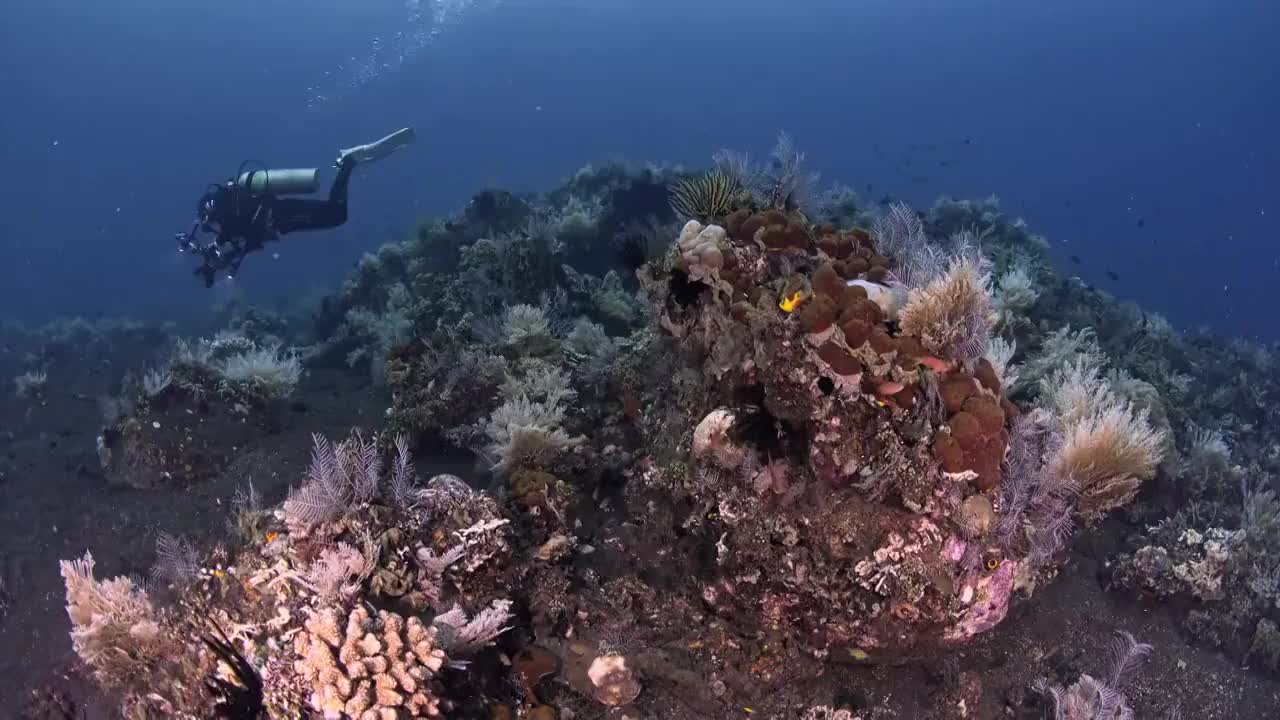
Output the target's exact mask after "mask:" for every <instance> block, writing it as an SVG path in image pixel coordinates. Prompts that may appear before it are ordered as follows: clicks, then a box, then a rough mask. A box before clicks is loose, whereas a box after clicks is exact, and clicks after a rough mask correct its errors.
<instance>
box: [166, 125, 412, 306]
mask: <svg viewBox="0 0 1280 720" xmlns="http://www.w3.org/2000/svg"><path fill="white" fill-rule="evenodd" d="M413 140H414V132H413V128H404V129H402V130H397V131H395V132H393V133H391V134H390V135H388V136H386V137H384V138H382V139H381V140H376V141H374V142H371V143H368V144H367V145H357V146H355V147H352V148H347V149H346V150H341V151H339V152H338V159H337V161H336V162H335V163H334V167H336V168H338V174H337V176H336V177H335V178H334V179H333V186H332V187H330V189H329V197H328V199H325V200H319V199H314V198H298V197H285V196H287V195H301V194H306V193H312V192H315V190H316V170H315V169H314V168H308V169H304V170H299V169H290V170H269V169H265V168H264V169H261V170H249V171H245V165H247V164H248V162H245V163H242V164H241V165H240V168H239V170H237V171H236V175H235V177H232V178H231V179H229V180H227V182H225V183H222V184H221V185H218V184H211V185H210V186H209V187H208V190H207V191H206V192H205V194H204V195H203V196H201V198H200V202H199V204H198V205H196V220H195V224H193V225H192V226H191V230H189V231H187V232H180V233H178V234H177V236H176V238H177V241H178V250H180V251H183V252H190V253H191V254H193V255H196V256H199V258H200V266H199V267H197V268H196V269H195V271H194V273H193V274H195V275H199V276H201V277H202V278H203V279H204V285H205V287H212V286H213V282H214V279H215V278H216V277H217V275H218V273H220V272H225V273H226V274H227V277H234V276H235V274H236V272H238V271H239V270H240V263H241V262H243V261H244V258H245V256H246V255H248V254H249V253H251V252H253V251H255V250H261V249H262V248H263V246H265V245H266V244H267V243H269V242H272V241H274V240H278V239H279V236H280V235H284V234H286V233H291V232H294V231H296V230H321V229H325V228H335V227H338V226H339V225H341V224H343V223H345V222H346V221H347V183H348V181H349V180H350V179H351V172H352V171H353V170H355V167H356V165H357V164H359V163H362V162H372V161H374V160H380V159H382V158H384V157H386V156H388V155H390V154H391V153H393V152H395V151H397V150H399V149H400V148H402V147H405V146H406V145H409V144H410V143H412V142H413ZM201 232H204V233H208V234H210V235H212V236H213V237H212V238H210V239H208V240H207V241H205V240H202V239H201V237H200V233H201Z"/></svg>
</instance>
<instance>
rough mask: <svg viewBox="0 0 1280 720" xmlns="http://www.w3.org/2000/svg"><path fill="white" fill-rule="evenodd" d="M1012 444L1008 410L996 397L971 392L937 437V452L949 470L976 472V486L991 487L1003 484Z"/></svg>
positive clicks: (935, 446) (986, 488)
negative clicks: (1007, 452) (1004, 463)
mask: <svg viewBox="0 0 1280 720" xmlns="http://www.w3.org/2000/svg"><path fill="white" fill-rule="evenodd" d="M1008 446H1009V432H1008V431H1007V430H1005V428H1004V411H1002V410H1001V409H1000V406H999V404H998V403H996V401H995V400H994V399H993V398H990V397H987V396H981V395H971V396H970V397H968V398H967V399H966V400H965V401H964V403H963V409H962V410H961V411H960V412H958V413H956V414H954V415H952V416H951V417H950V419H948V420H947V425H946V429H945V430H940V431H939V432H938V435H937V436H935V437H934V446H933V450H934V455H935V456H936V457H937V458H938V460H939V461H941V462H942V465H943V469H944V470H945V471H946V472H950V473H958V472H972V473H974V478H973V485H974V487H976V488H977V489H979V490H983V491H986V490H990V489H992V488H994V487H996V486H997V485H999V484H1000V480H1001V477H1002V475H1001V470H1000V464H1001V462H1002V461H1003V460H1004V454H1005V449H1006V448H1008Z"/></svg>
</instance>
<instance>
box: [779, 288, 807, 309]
mask: <svg viewBox="0 0 1280 720" xmlns="http://www.w3.org/2000/svg"><path fill="white" fill-rule="evenodd" d="M802 302H804V291H803V290H797V291H795V292H793V293H791V294H790V295H788V296H786V297H784V298H782V301H781V302H779V303H778V309H779V310H781V311H782V312H784V313H790V312H792V311H793V310H795V309H796V308H797V307H799V306H800V303H802Z"/></svg>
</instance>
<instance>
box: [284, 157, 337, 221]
mask: <svg viewBox="0 0 1280 720" xmlns="http://www.w3.org/2000/svg"><path fill="white" fill-rule="evenodd" d="M355 169H356V162H355V161H354V160H352V159H350V158H347V159H344V160H342V163H341V165H340V166H339V168H338V174H337V175H336V176H335V177H334V178H333V185H331V186H330V187H329V199H328V200H313V199H308V198H290V197H285V198H276V201H275V204H274V207H273V208H272V211H273V214H274V220H275V228H276V232H278V233H280V234H281V235H283V234H285V233H290V232H293V231H294V230H324V229H326V228H335V227H338V226H339V225H341V224H343V223H345V222H346V221H347V186H348V185H349V184H350V183H351V173H352V171H353V170H355Z"/></svg>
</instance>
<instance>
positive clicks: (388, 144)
mask: <svg viewBox="0 0 1280 720" xmlns="http://www.w3.org/2000/svg"><path fill="white" fill-rule="evenodd" d="M415 137H416V134H415V133H414V132H413V128H403V129H401V130H397V131H395V132H393V133H391V134H390V135H388V136H386V137H384V138H382V139H381V140H374V141H373V142H371V143H369V144H367V145H356V146H355V147H350V148H347V149H345V150H339V151H338V162H337V163H336V164H337V165H342V164H343V163H345V162H346V161H347V160H348V159H350V160H354V161H355V162H358V163H364V162H372V161H374V160H381V159H382V158H384V157H386V156H388V155H390V154H391V153H393V152H395V151H397V150H399V149H400V148H402V147H404V146H406V145H410V144H412V143H413V140H414V138H415Z"/></svg>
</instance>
